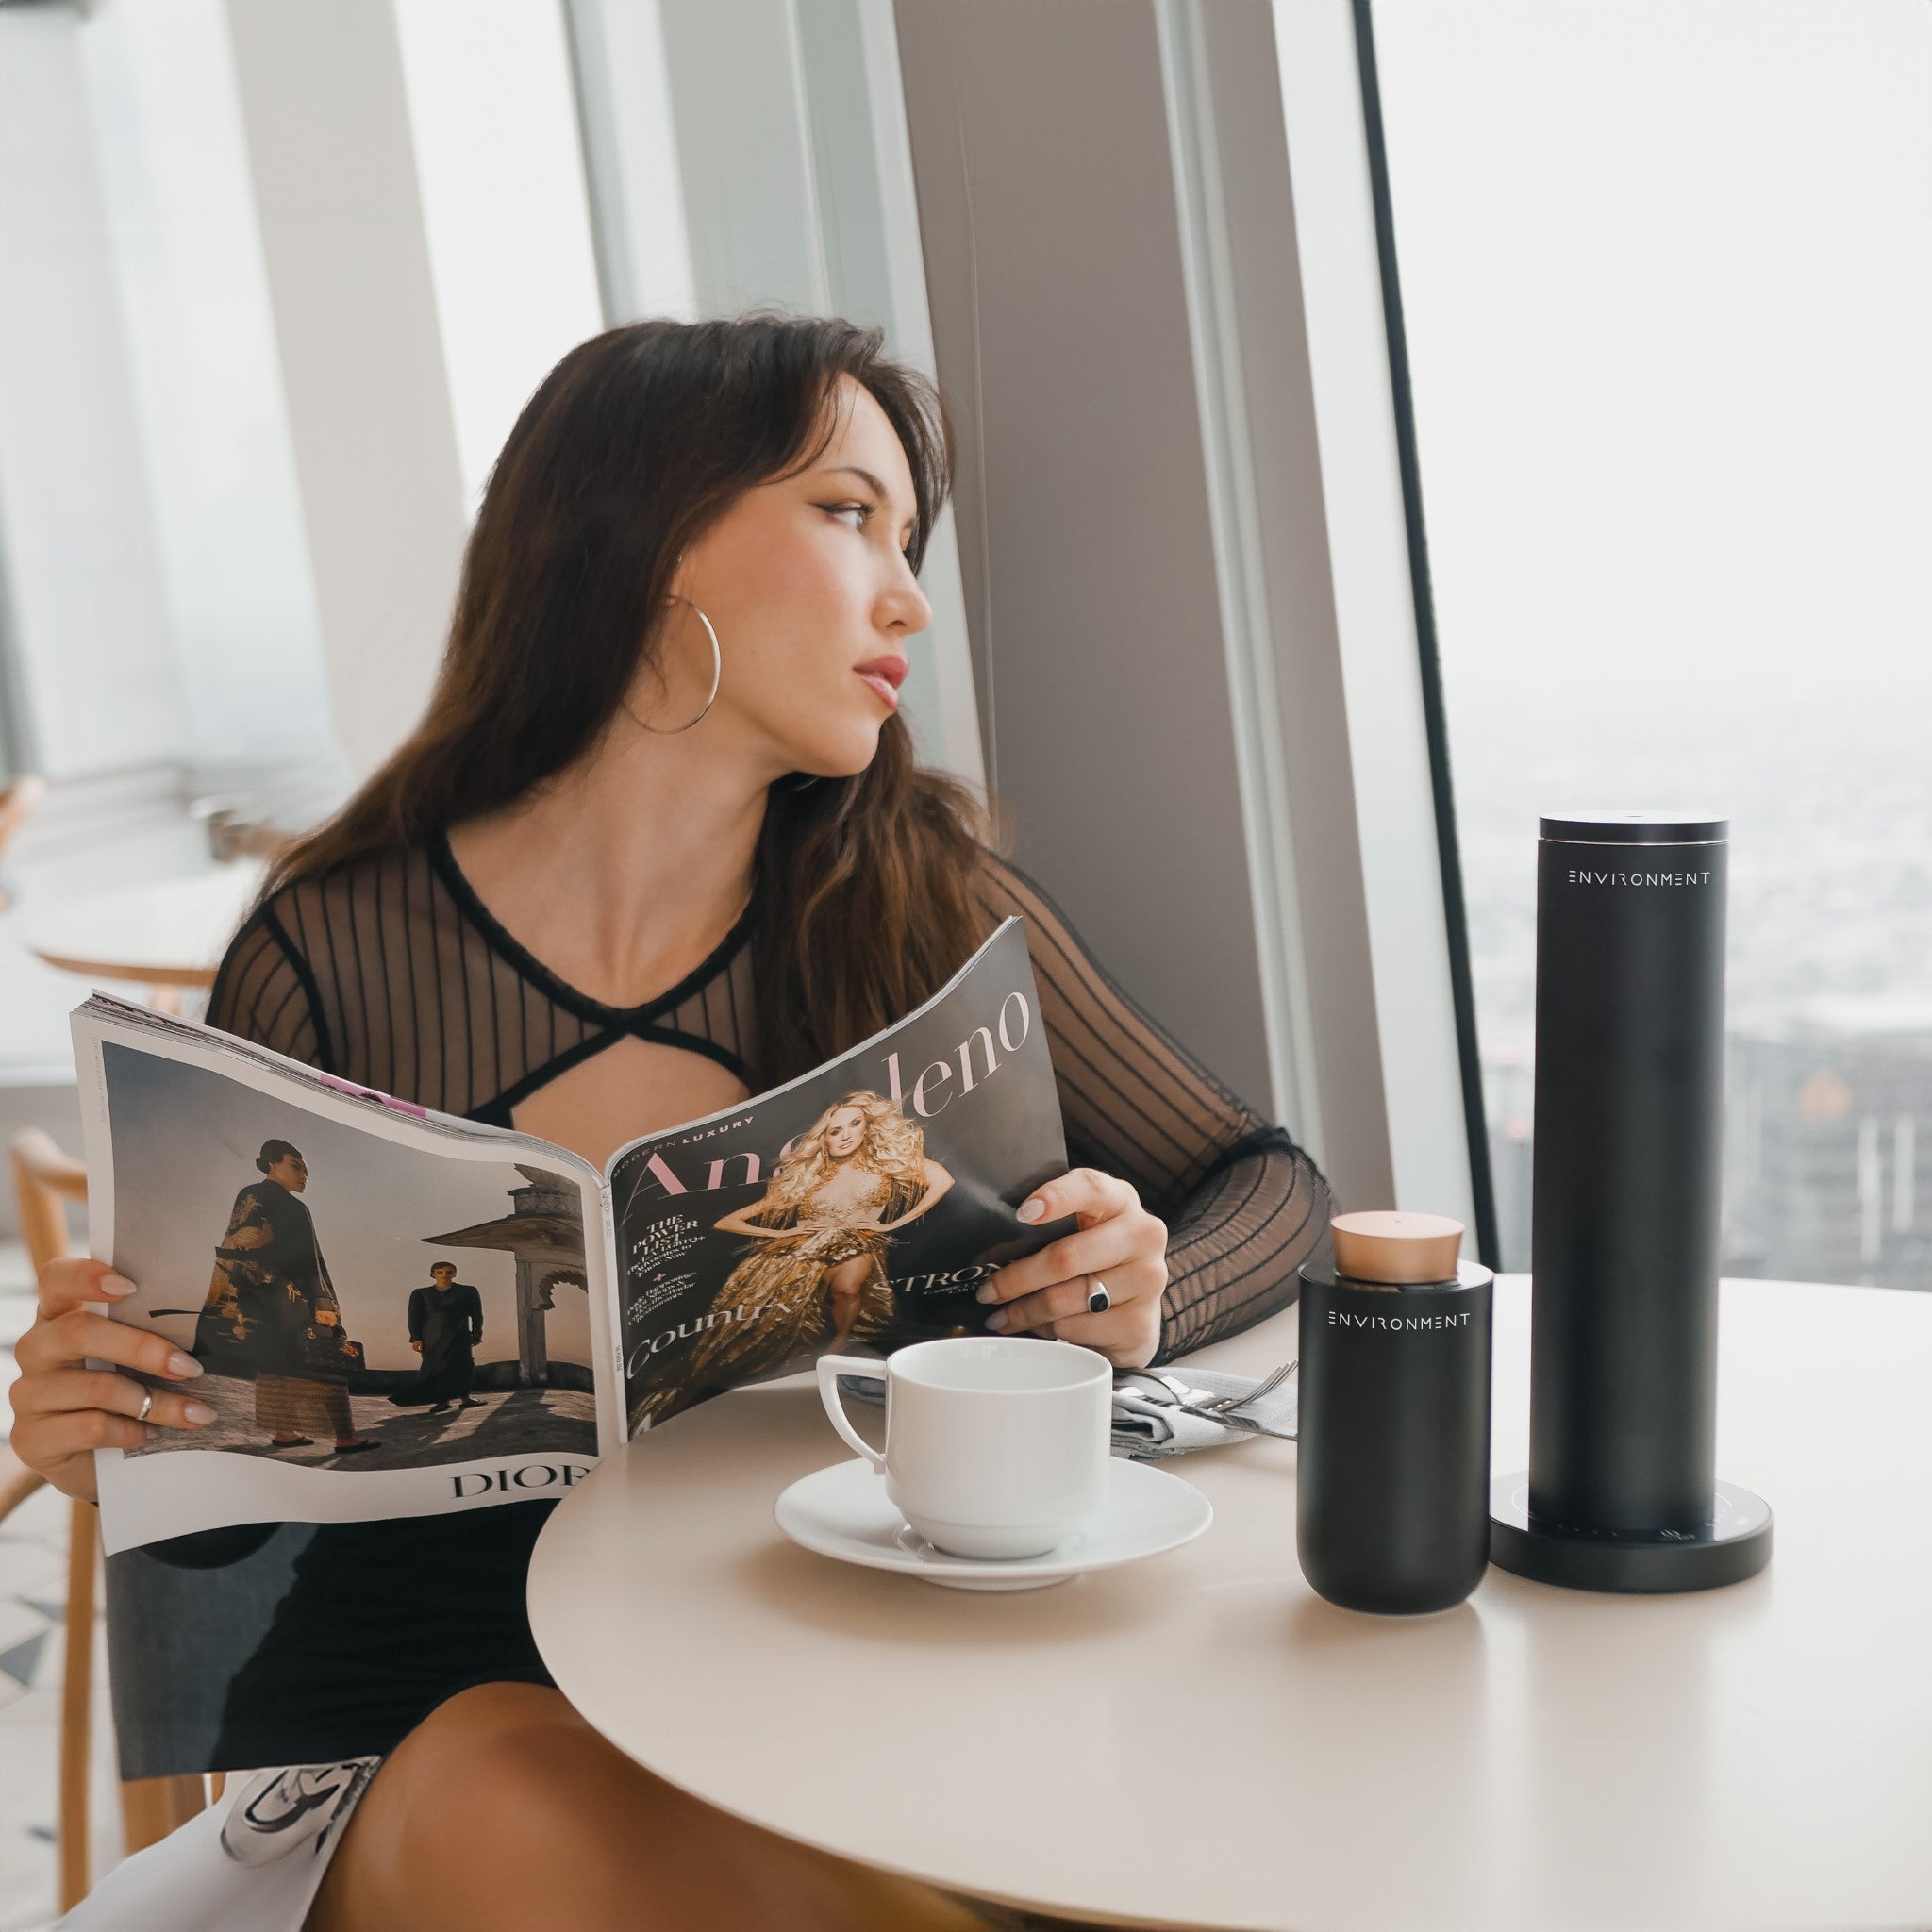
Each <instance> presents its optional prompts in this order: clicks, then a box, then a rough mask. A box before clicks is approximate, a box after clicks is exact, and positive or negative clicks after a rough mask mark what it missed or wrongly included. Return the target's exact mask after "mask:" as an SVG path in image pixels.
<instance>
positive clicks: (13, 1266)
mask: <svg viewBox="0 0 1932 1932" xmlns="http://www.w3.org/2000/svg"><path fill="white" fill-rule="evenodd" d="M32 1319H33V1300H32V1295H31V1292H30V1288H29V1283H28V1276H27V1269H26V1257H25V1255H23V1254H22V1253H21V1251H20V1249H19V1248H18V1247H16V1246H8V1245H0V1382H6V1381H10V1380H11V1379H12V1375H13V1342H14V1341H15V1339H16V1337H17V1336H18V1335H19V1334H20V1332H21V1330H22V1329H24V1328H25V1326H26V1324H27V1323H28V1322H30V1321H31V1320H32ZM10 1420H11V1417H10V1414H9V1412H8V1410H7V1409H6V1407H4V1405H0V1429H4V1427H5V1425H6V1424H7V1422H8V1421H10ZM69 1507H70V1506H69V1504H68V1501H67V1498H66V1497H65V1496H61V1495H58V1494H57V1493H55V1491H51V1490H40V1491H36V1492H35V1493H34V1494H33V1495H32V1496H30V1497H28V1498H27V1500H26V1501H25V1503H23V1504H22V1505H21V1507H19V1508H18V1509H16V1510H15V1511H14V1512H13V1514H12V1515H11V1516H10V1517H8V1519H7V1520H6V1521H5V1522H4V1523H0V1932H31V1928H34V1927H38V1926H42V1925H45V1924H47V1923H48V1922H49V1921H50V1920H51V1919H52V1918H53V1916H54V1813H55V1790H56V1778H57V1774H58V1755H59V1744H60V1677H61V1672H62V1669H63V1662H64V1656H65V1647H64V1644H63V1641H62V1635H61V1619H62V1616H63V1613H64V1609H65V1603H66V1595H67V1516H68V1509H69ZM106 1673H107V1665H106V1660H105V1655H104V1646H103V1645H102V1644H101V1642H100V1641H99V1640H98V1638H97V1639H96V1641H95V1643H94V1692H93V1696H94V1738H95V1741H94V1751H93V1768H92V1793H91V1805H90V1810H91V1814H92V1816H91V1824H92V1832H91V1836H92V1840H93V1859H94V1868H95V1870H96V1871H100V1870H105V1869H106V1866H107V1864H108V1863H109V1862H111V1860H113V1859H114V1858H115V1857H118V1856H119V1854H120V1818H119V1802H120V1801H119V1795H118V1786H117V1784H116V1781H115V1776H114V1767H113V1757H112V1742H111V1736H112V1733H111V1729H110V1725H109V1720H108V1684H107V1674H106Z"/></svg>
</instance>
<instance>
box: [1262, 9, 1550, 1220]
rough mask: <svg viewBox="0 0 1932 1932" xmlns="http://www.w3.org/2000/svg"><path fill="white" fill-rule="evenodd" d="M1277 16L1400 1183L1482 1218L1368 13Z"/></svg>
mask: <svg viewBox="0 0 1932 1932" xmlns="http://www.w3.org/2000/svg"><path fill="white" fill-rule="evenodd" d="M1274 39H1275V52H1276V56H1277V59H1278V62H1279V75H1280V86H1281V98H1282V114H1283V121H1284V124H1285V126H1286V129H1287V136H1288V163H1289V176H1290V180H1291V186H1292V192H1293V197H1294V245H1295V250H1296V258H1297V262H1298V266H1299V270H1300V282H1301V288H1300V295H1301V306H1302V309H1303V313H1304V316H1305V320H1306V334H1305V339H1304V343H1303V345H1302V346H1303V352H1304V353H1305V355H1306V358H1307V370H1308V380H1309V386H1310V390H1311V393H1312V400H1313V415H1314V433H1315V441H1316V446H1317V449H1318V451H1319V459H1320V469H1321V497H1320V503H1319V511H1320V514H1321V518H1322V523H1323V525H1324V540H1325V541H1324V544H1323V546H1322V547H1323V551H1324V557H1323V559H1322V564H1323V569H1322V575H1323V576H1324V578H1325V589H1326V591H1327V594H1328V596H1329V598H1330V599H1332V608H1333V617H1332V622H1333V641H1334V644H1333V647H1334V651H1335V661H1336V665H1337V668H1338V669H1339V672H1340V675H1341V698H1342V708H1341V716H1340V717H1333V716H1332V714H1328V721H1329V722H1331V723H1332V724H1335V725H1337V726H1339V727H1340V730H1341V734H1343V736H1344V741H1345V749H1346V757H1347V764H1348V774H1349V778H1348V799H1347V804H1348V808H1349V810H1350V812H1351V814H1352V817H1353V820H1354V824H1353V826H1352V827H1350V829H1351V830H1352V832H1353V834H1354V837H1355V840H1356V841H1357V856H1358V864H1359V877H1360V900H1359V903H1360V907H1361V912H1362V916H1363V917H1364V918H1365V921H1366V928H1367V939H1368V958H1367V961H1366V964H1367V966H1368V969H1369V981H1368V983H1369V984H1370V986H1372V987H1373V991H1374V1037H1375V1046H1376V1059H1377V1061H1378V1062H1379V1066H1378V1074H1379V1081H1380V1088H1381V1101H1382V1111H1383V1117H1384V1122H1385V1131H1386V1134H1387V1140H1388V1148H1389V1160H1390V1165H1391V1177H1392V1180H1393V1189H1394V1199H1395V1203H1396V1205H1397V1206H1398V1207H1403V1208H1433V1209H1435V1210H1436V1211H1437V1212H1440V1213H1446V1214H1453V1215H1456V1216H1457V1218H1458V1219H1460V1220H1462V1221H1463V1222H1465V1223H1466V1224H1473V1223H1474V1206H1473V1192H1472V1187H1471V1181H1470V1150H1469V1141H1468V1130H1467V1126H1466V1123H1465V1116H1464V1112H1463V1096H1462V1070H1461V1065H1460V1060H1459V1056H1458V1051H1457V1035H1456V1013H1455V1004H1454V995H1453V992H1452V989H1451V980H1450V970H1449V949H1448V936H1447V927H1446V922H1445V915H1444V908H1443V899H1442V874H1441V858H1440V854H1439V850H1438V847H1437V842H1436V812H1435V800H1434V796H1433V793H1432V791H1431V785H1430V767H1429V748H1428V739H1427V734H1426V729H1425V726H1424V712H1423V691H1422V668H1421V657H1420V652H1419V650H1418V645H1417V633H1416V613H1415V606H1414V602H1413V599H1412V594H1411V590H1410V579H1409V558H1408V542H1407V526H1406V524H1405V520H1404V507H1403V497H1402V477H1401V471H1400V468H1399V463H1398V457H1397V450H1396V440H1395V408H1394V390H1393V382H1392V376H1391V367H1390V359H1389V341H1388V334H1387V329H1386V326H1385V322H1384V315H1383V308H1382V277H1381V267H1380V262H1379V260H1378V258H1377V255H1376V245H1375V219H1374V201H1373V198H1372V191H1371V185H1370V177H1369V157H1368V140H1367V132H1366V126H1365V123H1364V117H1363V109H1362V94H1361V81H1360V74H1359V69H1358V67H1357V52H1356V39H1355V22H1354V15H1353V10H1352V8H1351V6H1350V4H1349V0H1274ZM1311 508H1314V507H1311ZM1339 748H1340V747H1338V749H1339ZM1533 835H1534V827H1533V826H1527V825H1525V826H1524V841H1525V844H1526V843H1527V841H1529V840H1530V839H1531V838H1532V837H1533Z"/></svg>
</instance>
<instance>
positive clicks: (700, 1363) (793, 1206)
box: [649, 1091, 953, 1421]
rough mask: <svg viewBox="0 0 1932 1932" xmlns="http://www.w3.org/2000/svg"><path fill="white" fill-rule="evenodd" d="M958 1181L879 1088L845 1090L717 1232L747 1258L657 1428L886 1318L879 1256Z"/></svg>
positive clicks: (655, 1414) (888, 1310)
mask: <svg viewBox="0 0 1932 1932" xmlns="http://www.w3.org/2000/svg"><path fill="white" fill-rule="evenodd" d="M952 1185H953V1176H952V1175H951V1174H948V1173H947V1172H946V1170H945V1169H944V1168H943V1167H941V1165H940V1164H939V1162H938V1161H936V1160H928V1159H927V1158H925V1134H924V1130H923V1129H922V1128H921V1127H920V1126H919V1124H917V1123H916V1122H914V1121H909V1120H908V1119H907V1118H906V1115H905V1113H904V1112H903V1111H902V1110H901V1109H900V1107H899V1105H898V1103H897V1102H896V1101H893V1100H889V1099H887V1097H886V1096H885V1095H884V1094H883V1093H873V1092H870V1091H858V1092H855V1093H847V1094H845V1095H843V1096H842V1097H841V1098H840V1099H839V1100H838V1101H836V1102H835V1103H834V1104H833V1105H832V1106H830V1107H828V1108H826V1109H825V1110H824V1113H822V1114H821V1115H820V1116H819V1117H818V1119H817V1120H815V1121H814V1122H813V1123H812V1124H811V1125H810V1126H809V1127H808V1128H807V1129H806V1131H805V1132H804V1133H803V1134H801V1135H800V1136H799V1137H798V1139H797V1140H795V1141H793V1142H792V1143H791V1146H790V1147H789V1148H788V1149H787V1150H786V1153H785V1157H784V1158H783V1159H782V1160H780V1161H779V1163H778V1168H777V1172H776V1173H775V1174H773V1176H772V1184H771V1186H770V1187H768V1188H767V1189H766V1190H765V1192H764V1195H763V1197H762V1198H761V1199H760V1200H758V1201H756V1202H754V1203H753V1204H752V1205H751V1206H749V1207H746V1208H738V1209H736V1210H735V1211H734V1212H732V1213H730V1214H727V1215H725V1216H724V1219H723V1220H721V1221H719V1222H718V1223H717V1224H716V1225H717V1226H719V1227H720V1228H722V1229H724V1231H725V1232H726V1233H727V1234H741V1235H744V1236H746V1237H747V1238H749V1240H750V1241H751V1242H752V1248H751V1252H750V1253H749V1254H748V1255H746V1256H745V1257H744V1259H743V1260H741V1262H740V1263H739V1264H738V1266H737V1267H736V1268H734V1269H733V1270H732V1271H731V1275H730V1278H729V1279H728V1280H727V1281H726V1282H725V1284H724V1287H723V1288H722V1289H720V1290H719V1291H718V1296H717V1300H716V1301H715V1302H714V1303H713V1305H712V1313H713V1315H714V1316H716V1317H718V1318H720V1319H717V1320H715V1321H714V1322H713V1323H712V1324H711V1325H710V1326H709V1327H708V1328H706V1329H705V1331H704V1332H703V1334H701V1335H700V1336H699V1337H698V1339H697V1341H696V1343H695V1345H694V1346H693V1347H692V1349H691V1355H690V1357H689V1358H688V1359H687V1361H686V1362H685V1363H683V1364H681V1365H680V1366H679V1369H678V1373H677V1375H676V1378H675V1381H674V1382H673V1383H672V1384H671V1385H670V1386H669V1387H668V1388H667V1389H666V1390H665V1391H663V1393H662V1396H661V1397H660V1398H659V1400H658V1403H657V1405H656V1406H654V1407H650V1408H649V1413H650V1414H651V1417H652V1420H653V1421H658V1420H660V1419H661V1417H662V1416H663V1415H669V1414H670V1413H672V1411H673V1410H674V1409H675V1408H679V1407H686V1406H688V1404H689V1403H690V1402H691V1401H692V1400H694V1399H696V1398H697V1397H698V1396H699V1395H700V1394H702V1393H705V1392H708V1391H711V1390H713V1389H716V1388H720V1387H724V1386H726V1385H729V1384H731V1383H735V1382H742V1381H749V1380H751V1379H752V1378H753V1377H755V1376H758V1375H774V1374H781V1373H782V1372H783V1371H784V1370H785V1369H786V1368H787V1367H789V1366H791V1365H793V1364H796V1363H800V1362H804V1361H808V1360H809V1359H810V1358H811V1357H813V1356H816V1355H818V1354H821V1353H822V1352H824V1351H825V1350H827V1349H829V1350H832V1351H834V1352H836V1351H837V1350H839V1349H841V1348H842V1347H844V1345H845V1344H846V1342H847V1341H850V1340H851V1339H852V1338H853V1336H854V1335H855V1334H857V1335H859V1336H860V1337H863V1336H865V1335H869V1334H876V1333H879V1332H880V1331H882V1330H883V1329H884V1328H885V1327H886V1326H887V1324H889V1323H890V1322H891V1314H892V1291H891V1287H890V1286H889V1285H888V1282H887V1278H886V1266H885V1257H886V1251H887V1249H888V1247H889V1246H890V1245H891V1239H892V1236H893V1235H894V1234H895V1233H897V1231H898V1230H899V1229H900V1228H902V1227H906V1226H908V1225H909V1224H911V1223H913V1222H915V1221H917V1220H918V1219H919V1218H920V1216H921V1215H922V1214H924V1213H926V1212H927V1211H928V1210H929V1209H930V1208H933V1207H934V1206H936V1205H937V1204H938V1202H939V1201H940V1200H941V1198H942V1197H943V1196H944V1194H945V1193H946V1191H947V1190H948V1189H950V1188H951V1187H952Z"/></svg>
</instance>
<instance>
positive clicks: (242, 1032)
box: [208, 899, 336, 1072]
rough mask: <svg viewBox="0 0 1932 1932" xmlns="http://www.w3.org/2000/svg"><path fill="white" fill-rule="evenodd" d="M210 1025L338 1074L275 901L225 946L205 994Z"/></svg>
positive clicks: (312, 991)
mask: <svg viewBox="0 0 1932 1932" xmlns="http://www.w3.org/2000/svg"><path fill="white" fill-rule="evenodd" d="M208 1024H209V1025H210V1026H218V1027H220V1028H221V1030H222V1031H223V1032H224V1033H232V1034H234V1035H235V1036H236V1037H237V1038H238V1039H242V1040H246V1041H253V1042H254V1043H255V1044H256V1045H257V1046H265V1047H267V1048H269V1050H270V1051H271V1052H274V1053H279V1054H286V1055H287V1056H288V1057H289V1058H291V1060H302V1061H304V1062H305V1063H306V1064H308V1065H309V1066H312V1067H321V1068H322V1069H324V1071H325V1072H334V1071H336V1068H335V1061H334V1056H333V1055H332V1054H331V1052H330V1050H329V1047H330V1043H329V1038H328V1031H327V1028H326V1025H325V1023H324V1020H323V1017H322V1002H321V998H320V996H319V994H318V993H317V991H316V987H315V980H314V975H313V974H312V973H311V972H310V970H309V967H308V961H307V960H306V959H305V958H303V957H302V955H301V954H300V953H299V952H298V951H297V950H296V949H295V947H294V946H293V945H292V944H291V942H290V940H289V935H288V932H287V930H286V929H285V928H284V926H283V924H282V921H281V918H280V915H279V914H278V913H277V911H276V909H275V900H273V899H272V900H270V901H269V902H268V903H267V904H266V905H264V906H260V907H258V908H256V910H255V911H254V912H253V913H251V914H250V915H249V917H248V919H247V921H246V922H245V923H244V924H243V925H242V929H241V931H240V932H238V933H237V934H236V935H235V937H234V939H233V940H232V941H230V942H229V945H228V950H227V952H226V953H225V955H224V956H223V958H222V963H221V968H220V970H219V971H218V972H217V973H216V974H215V983H214V990H213V991H211V992H210V993H209V994H208Z"/></svg>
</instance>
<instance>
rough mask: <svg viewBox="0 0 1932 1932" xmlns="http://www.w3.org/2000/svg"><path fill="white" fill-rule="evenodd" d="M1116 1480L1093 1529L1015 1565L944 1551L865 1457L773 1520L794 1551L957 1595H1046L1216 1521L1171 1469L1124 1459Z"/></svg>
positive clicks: (831, 1472) (795, 1499)
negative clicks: (796, 1546) (906, 1513)
mask: <svg viewBox="0 0 1932 1932" xmlns="http://www.w3.org/2000/svg"><path fill="white" fill-rule="evenodd" d="M1107 1473H1108V1488H1107V1501H1106V1502H1105V1503H1103V1504H1102V1505H1101V1507H1100V1509H1099V1511H1098V1512H1097V1513H1096V1514H1095V1515H1094V1516H1093V1517H1092V1518H1091V1520H1090V1521H1089V1522H1088V1523H1086V1524H1084V1525H1083V1526H1082V1527H1081V1528H1079V1529H1076V1530H1075V1531H1074V1534H1073V1535H1072V1536H1070V1537H1069V1538H1068V1539H1067V1541H1065V1542H1064V1543H1062V1544H1061V1545H1060V1547H1059V1548H1058V1549H1057V1550H1049V1551H1048V1552H1047V1553H1046V1555H1045V1556H1043V1557H1020V1558H1018V1559H1016V1560H1014V1561H1011V1562H983V1561H981V1560H979V1559H978V1558H976V1557H949V1556H948V1555H947V1554H946V1553H945V1551H943V1550H937V1549H935V1548H934V1547H933V1546H932V1544H930V1543H929V1542H927V1541H926V1540H925V1539H924V1537H923V1536H921V1535H920V1534H919V1533H918V1531H917V1530H915V1529H913V1528H912V1527H911V1525H910V1524H908V1523H907V1521H906V1519H905V1518H904V1517H903V1516H901V1515H900V1514H899V1512H898V1510H897V1509H896V1508H894V1507H892V1504H891V1502H890V1501H889V1500H888V1498H887V1496H886V1485H885V1479H884V1478H883V1477H882V1476H880V1475H878V1474H876V1473H875V1472H874V1469H873V1466H872V1464H871V1463H869V1462H866V1461H863V1460H861V1459H860V1458H859V1457H856V1456H855V1457H853V1458H852V1460H851V1461H850V1462H835V1463H833V1464H832V1465H831V1467H830V1468H828V1469H821V1470H815V1471H814V1472H813V1473H812V1474H810V1475H808V1476H801V1477H800V1478H799V1480H798V1481H797V1482H795V1483H793V1484H792V1485H791V1488H790V1489H789V1490H787V1491H785V1493H784V1494H783V1495H782V1496H780V1497H779V1498H778V1501H777V1504H776V1506H775V1507H774V1508H773V1511H772V1515H773V1517H774V1519H775V1521H776V1523H777V1524H778V1527H779V1528H780V1529H782V1530H783V1531H784V1532H785V1534H786V1535H787V1536H789V1537H790V1538H791V1541H793V1542H795V1543H802V1544H803V1545H804V1546H805V1547H806V1548H807V1549H808V1550H816V1551H817V1552H818V1554H819V1555H820V1556H822V1557H837V1558H838V1559H839V1560H840V1561H841V1563H861V1564H863V1565H864V1566H865V1567H866V1568H868V1569H871V1570H899V1571H903V1572H904V1573H905V1574H907V1575H908V1576H917V1577H918V1578H919V1579H920V1580H921V1581H922V1582H924V1583H940V1584H943V1585H945V1587H946V1588H947V1589H948V1590H1039V1589H1041V1588H1043V1587H1044V1586H1045V1585H1047V1584H1049V1583H1064V1582H1065V1581H1066V1579H1067V1578H1068V1577H1069V1576H1077V1575H1079V1574H1080V1573H1081V1572H1082V1571H1083V1570H1110V1569H1112V1568H1113V1567H1114V1566H1115V1565H1116V1564H1120V1563H1134V1562H1138V1561H1139V1560H1140V1559H1141V1557H1158V1556H1159V1555H1160V1553H1161V1552H1162V1551H1163V1550H1174V1549H1178V1548H1179V1547H1180V1545H1181V1544H1182V1543H1185V1542H1191V1541H1193V1540H1194V1538H1196V1537H1197V1536H1199V1535H1200V1534H1201V1532H1202V1531H1203V1530H1204V1529H1206V1528H1207V1527H1208V1524H1210V1523H1212V1522H1213V1521H1214V1510H1213V1508H1212V1507H1211V1506H1210V1505H1209V1503H1208V1498H1207V1497H1206V1496H1204V1495H1203V1494H1202V1493H1201V1492H1200V1491H1199V1490H1197V1489H1195V1488H1194V1486H1193V1485H1192V1484H1191V1483H1184V1482H1183V1481H1182V1480H1181V1479H1180V1477H1179V1476H1177V1475H1170V1474H1168V1473H1167V1471H1166V1470H1164V1469H1154V1468H1152V1467H1150V1466H1149V1465H1148V1464H1146V1463H1144V1462H1125V1461H1123V1460H1122V1459H1121V1458H1120V1457H1112V1458H1110V1459H1109V1461H1108V1466H1107Z"/></svg>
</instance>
